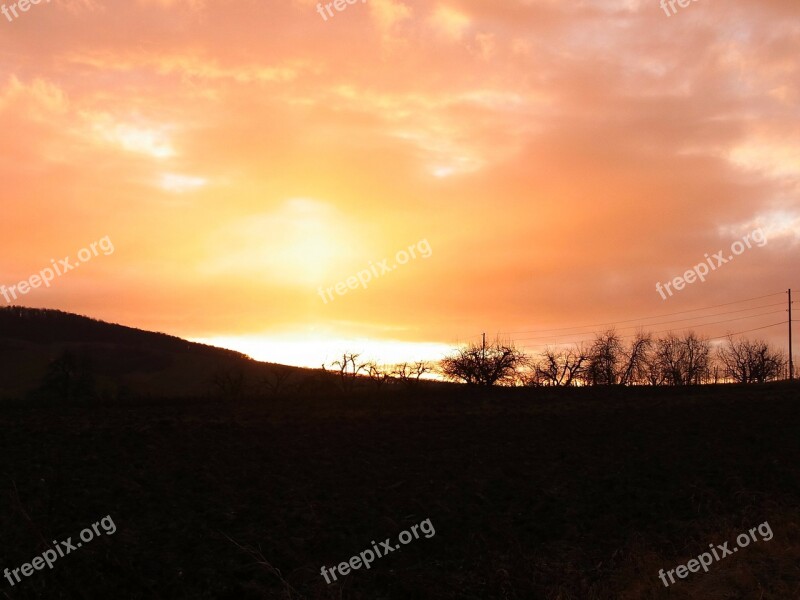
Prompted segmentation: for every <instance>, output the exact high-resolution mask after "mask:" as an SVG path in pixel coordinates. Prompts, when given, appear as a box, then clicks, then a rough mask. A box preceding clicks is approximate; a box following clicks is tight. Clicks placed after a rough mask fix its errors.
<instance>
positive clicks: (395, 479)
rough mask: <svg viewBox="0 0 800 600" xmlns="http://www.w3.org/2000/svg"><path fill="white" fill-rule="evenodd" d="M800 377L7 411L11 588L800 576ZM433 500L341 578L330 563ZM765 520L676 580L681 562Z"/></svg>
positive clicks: (566, 591)
mask: <svg viewBox="0 0 800 600" xmlns="http://www.w3.org/2000/svg"><path fill="white" fill-rule="evenodd" d="M799 407H800V389H798V387H797V386H794V387H788V386H786V385H772V386H763V387H755V386H753V387H750V388H738V387H723V388H715V387H711V386H707V387H704V388H699V389H687V390H680V389H620V390H598V389H594V390H572V391H569V392H566V393H562V394H557V393H555V392H546V391H541V390H539V391H537V390H495V391H494V392H493V393H492V394H491V395H484V396H480V395H469V394H466V393H465V390H464V389H463V388H458V389H457V390H456V391H448V390H444V391H441V392H431V391H424V392H423V391H421V392H420V393H419V394H418V395H416V396H414V395H408V394H406V395H404V394H392V393H385V394H380V395H372V396H363V397H356V398H329V399H325V400H322V399H319V398H296V399H282V400H273V401H269V402H265V403H262V404H258V403H249V404H246V405H239V406H236V407H235V408H231V407H230V406H229V405H225V404H223V403H215V402H188V401H181V402H178V401H176V402H171V403H168V402H165V403H161V404H160V405H159V404H157V403H150V404H149V405H141V406H91V407H89V406H85V407H79V406H71V407H61V408H57V407H52V406H50V407H45V406H38V407H31V406H24V405H22V404H6V405H4V407H3V410H2V413H0V431H1V432H2V437H0V452H1V454H0V456H2V459H1V460H2V462H0V486H2V504H0V507H1V512H0V531H2V542H3V543H2V546H0V569H3V568H9V569H14V568H18V567H20V566H21V565H22V564H24V563H26V562H29V561H31V560H32V559H33V558H34V557H35V556H36V555H38V554H41V553H42V552H43V551H44V550H45V549H46V546H45V544H44V541H43V540H48V541H49V540H54V539H56V540H65V539H66V538H67V537H69V536H72V537H73V540H74V539H76V538H77V536H78V533H79V532H80V530H81V529H83V528H84V527H86V526H88V525H90V524H91V523H93V522H95V521H98V520H100V519H101V518H102V517H104V516H106V515H110V516H111V517H112V518H113V520H114V523H115V524H116V527H117V531H116V533H114V534H113V535H109V536H105V535H101V536H100V537H99V538H97V539H95V540H94V541H92V542H90V543H88V544H86V545H84V547H83V548H81V549H78V550H76V551H75V552H73V553H72V554H70V555H68V556H66V557H64V558H60V559H59V560H58V561H56V563H55V564H54V568H53V569H52V570H49V569H47V568H46V567H45V569H44V570H43V571H36V572H34V574H33V575H32V576H31V577H27V578H23V581H22V583H18V584H16V585H15V586H14V587H12V586H11V585H10V584H9V583H8V581H7V580H6V579H5V578H3V579H0V583H2V588H0V589H1V590H2V597H3V598H97V599H111V598H148V599H151V598H165V599H166V598H170V599H171V598H191V599H199V598H230V599H234V598H236V599H247V598H252V599H256V598H285V599H301V598H308V599H317V598H345V599H349V598H352V599H356V598H358V599H361V598H364V599H370V600H382V599H389V598H391V599H395V598H396V599H414V598H420V599H422V598H445V599H449V598H452V599H455V598H466V599H475V600H478V599H487V598H505V599H520V600H521V599H525V600H530V599H536V598H542V599H554V600H555V599H564V600H566V599H573V598H574V599H580V600H592V599H600V598H602V599H612V598H613V599H617V598H622V599H626V598H631V599H639V598H642V599H648V598H653V599H656V598H698V599H711V600H713V599H732V598H743V599H744V598H747V599H770V598H774V599H790V598H798V597H800V561H799V560H798V559H800V526H799V525H798V516H799V514H800V513H799V512H798V509H800V478H799V477H798V475H800V435H798V433H800V410H799ZM424 519H430V520H431V522H432V524H433V526H434V528H435V531H436V534H435V536H433V537H431V538H430V539H426V538H425V537H420V539H418V540H414V541H412V542H411V543H409V544H408V545H407V546H403V547H402V549H401V550H400V551H396V552H393V553H392V554H389V555H388V556H386V557H384V558H380V559H377V560H376V561H375V562H374V563H373V564H372V568H371V569H370V570H364V569H363V568H362V569H360V570H357V571H353V572H351V573H350V574H349V575H347V576H345V577H343V578H342V577H340V578H339V581H338V582H337V583H333V584H331V585H328V584H326V583H325V580H324V579H323V578H322V576H321V575H320V568H321V567H322V566H323V565H325V566H327V567H331V566H332V565H336V564H338V563H341V562H343V561H346V560H348V559H349V558H350V557H351V556H352V555H355V554H358V553H359V552H361V551H362V550H364V549H367V548H369V547H371V542H372V540H375V541H377V542H380V541H382V540H384V539H386V538H388V537H391V538H392V540H396V539H397V536H398V534H399V533H400V532H401V531H402V530H404V529H407V528H410V527H411V526H412V525H414V524H416V523H419V522H420V521H423V520H424ZM764 521H768V522H769V524H770V527H771V529H772V531H773V532H774V538H773V539H772V540H771V541H759V542H757V543H755V542H754V543H751V544H750V546H748V547H747V548H746V549H744V548H743V549H741V550H740V551H739V552H737V553H736V554H735V555H732V556H729V557H727V558H724V559H722V560H721V561H720V562H715V563H714V564H712V565H711V567H710V572H709V573H704V572H702V571H700V572H699V573H691V574H690V575H689V576H688V577H687V578H686V579H683V580H677V582H676V583H675V584H674V585H672V586H670V588H669V589H667V588H665V587H664V586H663V584H662V583H661V581H660V580H659V579H658V571H659V569H662V568H663V569H665V570H668V569H674V568H675V567H676V566H677V565H678V564H680V563H686V562H687V561H688V560H689V559H692V558H694V557H696V556H697V555H698V554H700V553H702V552H704V551H706V550H707V549H708V545H709V544H710V543H714V544H722V543H723V542H726V541H730V542H731V545H732V546H734V545H735V542H734V540H735V538H736V536H737V535H738V534H739V533H742V532H746V531H747V530H749V529H750V528H753V527H756V526H757V525H759V524H760V523H763V522H764Z"/></svg>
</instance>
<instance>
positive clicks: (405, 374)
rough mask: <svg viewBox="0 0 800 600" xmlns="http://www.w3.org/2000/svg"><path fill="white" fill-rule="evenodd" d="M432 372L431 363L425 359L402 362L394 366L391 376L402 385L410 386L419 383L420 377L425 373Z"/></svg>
mask: <svg viewBox="0 0 800 600" xmlns="http://www.w3.org/2000/svg"><path fill="white" fill-rule="evenodd" d="M432 372H433V365H432V364H431V363H429V362H428V361H425V360H418V361H416V362H414V363H413V364H412V363H409V362H404V363H400V364H397V365H395V366H394V368H393V369H392V376H393V377H395V378H397V379H398V380H400V382H401V383H403V385H405V386H407V387H411V386H412V385H415V384H417V383H419V380H420V378H421V377H422V376H423V375H425V374H426V373H432Z"/></svg>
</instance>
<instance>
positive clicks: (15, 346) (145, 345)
mask: <svg viewBox="0 0 800 600" xmlns="http://www.w3.org/2000/svg"><path fill="white" fill-rule="evenodd" d="M59 361H60V363H59ZM70 361H72V362H74V363H75V364H76V368H80V369H81V370H83V371H85V372H88V374H89V375H91V377H92V379H93V380H94V386H95V388H96V393H97V394H98V395H105V396H107V397H116V396H119V395H137V396H142V395H148V396H166V397H178V396H198V395H202V394H206V393H208V392H209V390H213V389H214V388H219V387H220V380H221V379H224V378H225V377H234V376H236V377H241V378H242V379H245V378H249V379H251V380H257V379H258V378H268V377H269V376H270V374H272V373H274V372H275V370H276V369H281V370H282V371H284V372H288V373H296V374H300V373H307V370H305V369H299V368H294V367H284V366H282V365H271V364H269V363H260V362H257V361H254V360H252V359H250V358H249V357H247V356H246V355H244V354H241V353H239V352H235V351H232V350H226V349H223V348H216V347H214V346H208V345H205V344H198V343H194V342H189V341H187V340H184V339H181V338H178V337H175V336H171V335H167V334H164V333H154V332H150V331H144V330H141V329H136V328H133V327H126V326H124V325H116V324H112V323H106V322H104V321H100V320H97V319H92V318H89V317H85V316H80V315H75V314H71V313H66V312H63V311H59V310H50V309H34V308H24V307H19V306H11V307H4V308H0V397H20V396H26V395H28V394H31V393H32V392H34V391H35V390H37V389H38V388H40V387H41V385H42V383H43V381H45V380H46V378H47V377H48V374H49V373H50V372H51V371H52V369H53V368H59V364H61V365H64V364H67V363H70Z"/></svg>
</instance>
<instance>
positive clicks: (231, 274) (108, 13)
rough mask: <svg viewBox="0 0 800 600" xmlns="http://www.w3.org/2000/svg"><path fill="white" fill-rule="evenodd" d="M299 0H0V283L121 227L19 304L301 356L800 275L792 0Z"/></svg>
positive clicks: (731, 327)
mask: <svg viewBox="0 0 800 600" xmlns="http://www.w3.org/2000/svg"><path fill="white" fill-rule="evenodd" d="M590 4H591V6H590ZM316 5H317V2H316V0H290V1H289V2H285V3H277V4H275V5H269V6H267V5H266V4H264V3H252V2H234V3H226V4H225V6H218V5H216V4H215V3H212V2H209V1H206V0H125V1H122V0H108V1H106V2H102V3H101V2H97V1H96V0H72V1H69V0H64V1H62V2H54V3H50V4H45V3H42V4H39V5H37V6H36V7H35V10H30V11H28V12H26V13H22V14H21V16H20V18H18V19H15V20H13V21H8V20H7V19H6V18H5V17H2V16H0V57H2V58H0V127H2V131H3V134H2V137H1V138H0V139H1V140H2V141H0V153H2V156H3V158H4V160H2V161H0V181H2V182H3V184H2V191H0V207H1V208H2V218H0V240H2V243H3V252H2V253H0V285H3V284H4V285H6V286H8V285H14V284H16V283H18V282H19V281H22V280H25V279H28V278H29V277H30V276H31V275H33V274H35V273H37V272H39V271H40V270H41V269H42V268H43V267H46V266H47V265H49V264H50V261H51V259H60V258H62V257H65V256H68V255H69V256H75V254H76V253H77V251H78V250H79V249H81V248H83V247H86V246H87V245H88V244H90V243H91V242H93V241H95V240H98V239H100V238H102V237H104V236H109V238H110V239H111V240H113V243H114V246H115V251H114V253H113V254H111V255H109V256H102V255H101V256H99V257H96V258H94V259H93V260H91V261H90V262H87V263H86V264H84V265H82V266H81V268H80V269H77V270H76V271H73V272H70V273H67V274H65V275H64V276H62V277H59V278H57V279H56V280H55V281H54V282H53V284H52V285H51V286H50V287H47V288H45V287H40V288H38V289H34V290H31V291H30V292H29V293H27V294H26V295H24V296H23V297H21V298H20V299H19V300H18V301H17V302H15V303H18V304H22V305H25V306H34V307H46V308H57V309H61V310H65V311H70V312H75V313H79V314H85V315H88V316H92V317H95V318H100V319H103V320H106V321H111V322H116V323H122V324H125V325H130V326H134V327H139V328H143V329H151V330H157V331H164V332H167V333H170V334H173V335H179V336H182V337H186V338H190V339H195V340H204V341H207V342H209V343H217V344H220V345H224V346H226V347H230V348H233V349H237V350H240V351H243V352H246V353H247V354H250V355H251V356H253V357H255V358H261V359H264V360H270V361H273V362H286V363H289V364H296V365H304V366H318V365H319V362H320V359H321V358H323V357H326V356H329V357H331V358H332V357H333V356H335V354H336V352H339V351H340V350H345V349H346V350H358V349H361V350H362V351H363V352H364V353H365V354H370V353H371V354H374V355H375V358H376V359H380V360H383V361H386V362H394V361H396V360H397V361H399V360H401V359H404V358H407V359H409V360H413V359H417V358H419V359H423V358H425V359H430V358H435V357H438V356H439V355H440V354H441V353H442V352H443V350H445V349H446V348H447V347H450V346H452V345H453V344H454V343H457V342H458V341H459V340H465V339H472V338H474V336H476V335H478V334H480V333H481V332H482V331H487V333H488V334H489V335H491V336H494V335H495V332H511V333H510V334H509V335H510V337H512V338H517V339H519V340H520V345H523V346H524V345H528V346H534V345H535V344H539V343H544V342H540V341H539V340H536V341H530V340H527V341H526V340H525V339H524V338H525V335H526V334H525V333H520V332H526V331H530V330H532V329H533V330H540V329H549V328H558V327H570V326H574V325H581V324H584V323H604V322H609V321H621V320H625V319H630V318H631V317H636V316H640V315H658V314H664V313H671V312H676V311H682V310H686V309H687V308H694V307H697V306H710V305H715V304H720V303H725V302H729V301H732V300H737V299H740V298H746V297H750V296H756V295H759V294H762V293H763V294H767V293H772V292H780V291H782V290H785V289H786V288H787V287H790V286H792V285H793V284H794V287H798V288H800V281H798V280H794V281H792V277H796V272H793V271H791V269H787V266H788V265H792V264H796V263H797V259H798V255H799V254H800V244H799V243H798V242H800V184H798V181H800V113H799V112H798V107H799V106H800V83H798V82H800V78H799V77H798V72H799V71H800V66H799V65H798V58H797V57H798V56H800V52H798V50H800V35H798V33H800V26H798V25H797V23H798V22H800V21H798V19H797V17H798V16H800V6H799V5H798V4H797V2H796V0H764V1H763V2H759V3H757V4H754V3H740V4H738V5H736V4H734V5H731V4H730V3H722V2H712V1H711V0H709V1H708V2H707V3H702V4H698V5H697V6H694V7H693V8H692V10H690V11H689V10H686V11H682V12H679V13H678V14H676V15H673V16H671V17H667V16H665V15H664V12H663V11H662V10H661V9H660V8H659V6H658V2H657V1H651V2H645V1H643V0H607V1H605V2H601V3H588V4H587V3H559V2H555V1H553V0H514V1H510V2H494V3H491V2H485V1H483V0H441V1H440V0H434V1H433V2H422V1H421V0H367V2H365V3H358V4H357V5H353V6H349V8H348V10H345V11H343V12H340V13H336V15H335V17H333V18H329V19H328V20H327V21H326V20H323V19H322V18H320V15H319V14H318V13H317V11H316ZM755 227H763V228H764V229H765V231H767V233H768V237H769V243H768V244H767V245H766V246H764V247H763V248H757V249H753V250H748V251H747V252H745V253H744V254H743V255H742V256H740V257H737V259H736V261H734V262H732V263H731V264H728V265H725V267H724V268H721V269H719V270H718V271H716V272H714V273H713V276H710V277H709V278H708V280H707V281H706V282H705V283H701V284H694V285H691V286H687V288H686V289H684V290H683V291H681V292H680V293H679V294H678V295H676V296H675V297H674V298H670V299H669V300H667V301H664V300H662V298H661V297H660V296H659V295H658V294H657V293H656V290H655V284H656V282H664V281H669V280H671V279H672V278H674V277H677V276H680V275H682V274H683V273H684V272H685V271H686V270H687V269H689V268H691V267H692V266H693V265H695V264H697V263H698V262H699V261H700V260H702V259H703V255H704V254H705V253H714V252H716V251H718V250H719V249H721V248H727V247H729V246H730V244H731V242H732V241H734V240H735V239H737V238H738V237H740V236H741V235H742V234H743V233H745V232H747V231H750V230H752V229H753V228H755ZM419 240H427V241H428V242H429V243H430V247H431V249H432V252H431V254H430V256H428V257H424V258H423V257H420V256H417V257H415V258H409V260H408V261H406V263H405V264H396V260H395V259H396V257H397V256H398V253H399V252H401V251H404V250H407V249H408V248H409V247H410V246H413V245H414V244H416V243H417V242H418V241H419ZM384 260H387V261H388V264H389V266H396V267H397V268H391V269H389V270H388V271H386V272H381V273H380V275H376V274H375V273H376V271H374V270H373V271H372V275H370V277H371V279H370V281H369V282H368V283H366V284H365V285H359V286H358V287H355V286H353V285H351V284H352V278H353V277H356V276H357V275H358V273H359V272H364V271H370V270H372V268H373V266H375V267H376V268H377V265H378V264H380V263H381V262H382V261H384ZM348 280H349V281H350V282H351V284H348V283H347V282H348ZM337 285H339V289H340V290H345V289H346V290H347V291H346V292H345V293H342V294H339V293H336V292H335V291H334V292H333V294H334V295H333V298H329V300H327V301H326V300H323V297H322V296H321V295H320V290H322V294H323V295H324V294H325V293H326V292H325V290H328V289H333V290H336V288H337ZM0 303H5V301H4V300H3V299H2V298H0ZM774 320H775V321H777V320H779V319H778V318H775V319H774ZM772 322H773V321H772V320H771V318H770V317H763V318H754V320H752V321H745V322H743V323H742V322H734V323H731V324H722V325H719V326H715V327H709V328H707V329H702V330H701V331H702V333H706V334H709V335H722V334H724V333H725V332H726V331H735V330H745V329H749V328H755V327H758V326H760V325H767V324H769V323H772ZM763 335H764V337H766V338H768V339H770V340H773V341H775V342H777V343H779V344H782V345H783V344H784V332H783V331H782V330H780V329H778V330H775V329H768V330H765V331H764V332H763ZM528 337H533V336H532V335H529V336H528ZM562 339H563V337H562ZM548 343H549V342H548ZM347 344H351V345H352V346H353V348H342V346H343V345H347Z"/></svg>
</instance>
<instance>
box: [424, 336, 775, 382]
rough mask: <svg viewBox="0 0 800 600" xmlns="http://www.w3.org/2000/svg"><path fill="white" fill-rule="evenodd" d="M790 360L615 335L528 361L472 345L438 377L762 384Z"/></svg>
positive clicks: (754, 350) (732, 344) (691, 340)
mask: <svg viewBox="0 0 800 600" xmlns="http://www.w3.org/2000/svg"><path fill="white" fill-rule="evenodd" d="M787 364H788V360H787V357H786V354H785V352H783V351H782V350H780V349H777V348H774V347H772V346H771V345H770V344H768V343H767V342H765V341H763V340H749V339H746V338H738V339H734V338H733V337H731V336H729V337H728V338H727V339H726V341H725V342H724V343H723V344H721V345H719V346H717V347H716V348H714V347H712V344H711V341H710V340H709V339H708V338H705V337H702V336H700V335H698V334H696V333H695V332H694V331H688V332H685V333H683V334H676V333H673V332H670V333H668V334H666V335H665V336H663V337H654V336H653V335H652V334H650V333H646V332H639V333H637V334H636V335H634V336H633V339H632V340H631V341H630V342H628V343H626V342H625V341H624V340H623V338H622V336H620V335H619V334H618V333H617V332H616V331H614V330H608V331H605V332H603V333H601V334H598V335H596V336H595V339H594V341H592V342H591V343H580V344H573V345H571V346H558V347H550V348H546V349H545V350H544V351H542V352H541V353H539V354H538V355H529V354H526V353H525V352H523V351H521V350H519V349H517V348H515V347H514V345H513V343H510V342H502V341H500V340H495V341H494V342H492V343H491V344H488V345H487V344H485V343H481V344H475V343H473V344H468V345H466V346H463V347H461V348H458V349H457V350H455V351H454V352H453V353H452V354H451V355H449V356H447V357H445V358H444V359H443V360H442V361H441V362H440V363H439V369H438V370H439V372H440V374H441V375H442V376H443V377H444V378H445V379H448V380H450V381H458V382H462V383H466V384H467V385H477V386H492V385H514V386H520V385H522V386H534V387H538V386H551V387H569V386H599V385H653V386H656V385H662V386H680V385H700V384H707V383H765V382H768V381H775V380H778V379H783V378H786V377H788V368H787Z"/></svg>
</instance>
